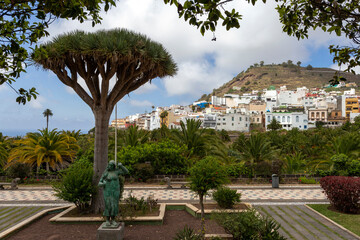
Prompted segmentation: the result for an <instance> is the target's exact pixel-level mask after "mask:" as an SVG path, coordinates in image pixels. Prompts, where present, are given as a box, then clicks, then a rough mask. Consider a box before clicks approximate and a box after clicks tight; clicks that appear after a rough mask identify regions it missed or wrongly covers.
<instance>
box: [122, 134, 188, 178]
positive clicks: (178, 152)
mask: <svg viewBox="0 0 360 240" xmlns="http://www.w3.org/2000/svg"><path fill="white" fill-rule="evenodd" d="M185 149H186V147H185V146H178V145H176V144H175V143H173V142H171V141H170V140H168V139H167V140H163V141H161V142H157V143H145V144H141V145H138V146H136V147H132V146H128V147H125V148H123V149H122V150H121V151H120V152H119V153H118V160H119V161H120V162H122V163H123V164H124V166H125V167H126V168H127V169H128V170H129V172H130V175H134V170H135V169H134V167H135V165H136V164H138V163H145V162H149V163H151V166H152V167H153V169H154V174H172V175H175V174H184V173H186V166H187V160H186V158H185V156H184V153H185V151H186V150H185Z"/></svg>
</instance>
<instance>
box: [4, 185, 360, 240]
mask: <svg viewBox="0 0 360 240" xmlns="http://www.w3.org/2000/svg"><path fill="white" fill-rule="evenodd" d="M230 187H231V188H232V189H236V190H237V191H238V192H239V193H241V194H242V196H241V200H242V201H244V202H249V203H251V204H253V205H254V206H255V208H256V209H257V210H258V211H259V212H260V213H261V214H263V215H267V216H269V217H271V218H273V219H274V220H275V221H277V222H278V223H280V224H281V229H280V232H281V234H282V235H284V236H285V237H286V238H287V239H301V240H303V239H324V240H325V239H349V240H350V239H360V238H356V237H354V236H352V235H351V234H349V233H348V232H346V231H344V230H342V229H341V228H339V227H337V226H336V225H334V224H332V223H330V222H328V221H327V220H326V219H324V218H322V217H321V216H319V215H317V214H315V213H314V212H312V211H310V210H309V209H307V207H306V206H305V205H304V204H306V203H328V200H327V199H326V196H325V195H324V194H323V193H322V190H321V188H320V187H319V186H318V185H312V186H303V185H296V186H291V185H282V186H281V187H280V188H278V189H273V188H271V186H268V185H263V186H261V185H260V186H259V185H250V186H249V185H239V186H235V185H232V186H230ZM130 194H131V195H132V196H135V197H137V198H141V197H144V198H145V199H146V198H147V197H149V196H152V197H154V198H155V199H158V200H159V202H193V201H196V200H198V198H197V196H196V195H195V194H194V193H193V192H191V191H190V190H189V189H180V188H175V189H166V188H165V186H140V185H138V186H134V185H126V186H125V191H124V197H125V198H126V197H128V196H129V195H130ZM205 201H211V198H210V197H207V198H206V199H205ZM67 204H68V203H67V202H65V201H62V200H60V199H58V198H57V197H55V196H54V191H53V190H52V189H51V188H49V187H47V188H25V187H20V189H18V190H1V191H0V234H1V232H2V231H4V230H5V229H8V228H9V227H10V226H11V225H14V224H15V223H16V222H19V221H21V220H20V219H18V218H19V217H20V216H21V215H22V217H24V214H25V215H28V216H29V217H30V216H31V215H33V214H35V213H36V212H39V211H40V210H41V209H44V208H50V207H55V206H61V205H67ZM20 213H22V214H20ZM10 216H11V217H10ZM23 219H24V218H22V220H23Z"/></svg>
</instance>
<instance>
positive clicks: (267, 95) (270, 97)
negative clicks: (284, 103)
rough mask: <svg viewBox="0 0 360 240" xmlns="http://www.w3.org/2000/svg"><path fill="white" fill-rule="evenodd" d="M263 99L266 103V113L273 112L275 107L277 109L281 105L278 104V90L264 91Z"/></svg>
mask: <svg viewBox="0 0 360 240" xmlns="http://www.w3.org/2000/svg"><path fill="white" fill-rule="evenodd" d="M262 99H263V100H264V101H265V103H266V111H270V112H271V111H272V109H273V107H276V106H278V105H279V103H278V92H277V91H276V90H272V88H271V89H270V90H264V93H263V95H262Z"/></svg>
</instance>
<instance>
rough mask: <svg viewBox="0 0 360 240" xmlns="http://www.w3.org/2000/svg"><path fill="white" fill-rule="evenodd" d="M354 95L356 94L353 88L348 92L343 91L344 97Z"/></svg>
mask: <svg viewBox="0 0 360 240" xmlns="http://www.w3.org/2000/svg"><path fill="white" fill-rule="evenodd" d="M355 94H356V92H355V88H351V89H350V90H348V91H344V95H355Z"/></svg>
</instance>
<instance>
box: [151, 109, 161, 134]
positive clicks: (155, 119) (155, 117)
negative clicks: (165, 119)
mask: <svg viewBox="0 0 360 240" xmlns="http://www.w3.org/2000/svg"><path fill="white" fill-rule="evenodd" d="M161 112H162V109H161V108H157V109H156V111H152V112H151V114H150V131H152V130H154V129H158V128H160V127H161V119H160V113H161Z"/></svg>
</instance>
